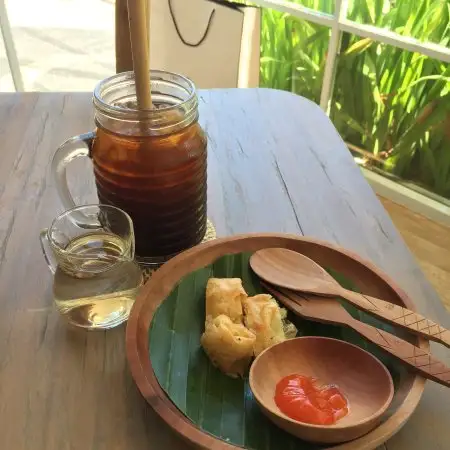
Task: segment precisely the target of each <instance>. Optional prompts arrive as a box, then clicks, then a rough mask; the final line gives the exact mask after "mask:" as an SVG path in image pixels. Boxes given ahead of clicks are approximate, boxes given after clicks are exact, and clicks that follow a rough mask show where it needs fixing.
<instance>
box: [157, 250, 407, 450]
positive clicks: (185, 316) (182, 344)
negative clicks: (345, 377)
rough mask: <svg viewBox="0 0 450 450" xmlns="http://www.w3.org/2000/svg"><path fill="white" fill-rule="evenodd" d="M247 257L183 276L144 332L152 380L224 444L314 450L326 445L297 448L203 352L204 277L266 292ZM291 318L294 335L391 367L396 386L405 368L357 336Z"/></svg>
mask: <svg viewBox="0 0 450 450" xmlns="http://www.w3.org/2000/svg"><path fill="white" fill-rule="evenodd" d="M249 257H250V254H248V253H241V254H236V255H227V256H224V257H222V258H219V259H218V260H217V261H215V262H214V263H213V264H212V265H209V266H207V267H205V268H203V269H199V270H197V271H195V272H193V273H191V274H189V275H187V276H186V277H184V278H183V279H182V280H181V281H180V282H179V284H178V285H177V286H176V288H175V289H174V290H173V292H172V293H171V294H170V295H169V296H168V297H167V299H166V300H165V301H164V302H163V303H162V304H161V305H160V307H159V308H158V310H157V311H156V313H155V315H154V318H153V321H152V323H151V326H150V329H149V340H150V342H149V357H150V359H151V361H152V366H153V369H154V371H155V375H156V377H157V379H158V382H159V384H160V385H161V387H162V388H163V389H164V391H165V392H166V393H167V395H168V396H169V398H170V399H171V400H172V401H173V402H174V404H175V405H176V406H177V407H178V408H179V409H180V410H181V411H182V412H183V413H184V414H185V415H186V416H187V417H189V419H190V420H191V421H192V422H193V423H194V424H196V426H198V427H199V428H201V429H202V430H204V431H205V432H207V433H210V434H213V435H215V436H217V437H218V438H220V439H222V440H224V441H227V442H229V443H232V444H234V445H237V446H245V448H247V449H251V450H279V449H292V450H293V449H295V450H319V449H321V448H323V446H321V445H317V444H312V443H307V442H304V441H301V440H300V439H297V438H295V437H293V436H291V435H289V434H287V433H285V432H284V431H283V430H281V429H279V428H277V427H276V426H275V425H273V424H272V422H270V421H269V420H268V419H266V417H265V416H263V415H262V413H261V411H260V410H259V408H258V406H257V405H256V403H255V401H254V399H253V396H252V393H251V390H250V388H249V385H248V380H246V379H244V380H242V379H231V378H229V377H227V376H225V375H224V374H222V373H221V372H220V371H219V370H217V369H215V368H214V367H213V366H212V364H211V363H210V361H209V360H208V358H207V357H206V355H205V354H204V352H203V350H202V348H201V346H200V336H201V334H202V332H203V329H204V321H205V287H206V283H207V281H208V278H210V277H212V276H214V277H221V278H223V277H239V278H242V281H243V285H244V288H245V289H246V291H247V293H248V294H249V295H255V294H257V293H262V292H263V290H262V289H261V286H260V284H259V281H258V279H257V278H256V276H255V275H254V274H253V272H252V271H251V269H250V266H249V262H248V261H249ZM329 271H330V273H331V275H332V276H333V277H335V279H336V280H337V281H338V282H339V283H341V284H342V285H343V286H345V287H347V288H348V289H352V290H355V288H354V284H353V283H352V281H351V280H349V279H347V278H346V277H343V276H342V275H341V274H340V273H339V272H336V271H333V270H331V269H330V270H329ZM345 308H346V309H347V310H348V311H349V312H350V314H352V315H353V316H354V317H356V318H358V319H359V320H363V321H365V322H368V323H370V324H372V325H375V326H377V327H378V328H383V329H385V330H386V331H389V332H391V333H392V332H393V331H394V329H393V328H392V327H390V326H388V325H385V324H384V323H382V322H380V321H378V320H376V319H373V318H371V317H369V316H367V315H366V314H363V313H361V312H359V311H358V310H357V309H356V308H353V307H352V306H347V305H345ZM289 319H290V320H291V321H293V322H294V323H295V324H296V326H297V327H298V329H299V335H302V336H304V335H320V336H329V337H335V338H338V339H344V340H347V341H349V342H352V343H354V344H356V345H359V346H361V347H363V348H365V349H367V350H368V351H370V352H372V353H374V354H375V355H376V356H377V357H379V358H380V359H381V360H382V361H383V362H384V363H385V365H386V366H387V367H388V369H389V370H390V372H391V374H392V376H393V379H394V384H395V385H396V386H397V383H398V380H399V379H400V377H401V376H402V374H403V373H404V369H403V368H402V367H401V366H400V365H399V364H397V363H396V361H395V360H394V358H392V357H389V356H386V355H385V354H384V353H382V352H381V351H380V350H379V349H378V348H377V347H376V346H374V345H372V344H369V343H367V342H366V341H364V340H363V339H362V338H361V337H359V335H358V334H356V332H353V331H351V330H349V329H347V328H346V327H338V326H332V325H323V324H319V323H314V322H310V321H306V320H303V319H300V318H298V317H296V316H292V315H291V314H290V315H289ZM325 447H326V446H325Z"/></svg>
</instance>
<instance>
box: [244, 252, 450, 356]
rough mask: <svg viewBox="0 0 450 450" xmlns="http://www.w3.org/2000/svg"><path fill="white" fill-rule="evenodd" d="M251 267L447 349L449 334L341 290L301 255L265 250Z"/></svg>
mask: <svg viewBox="0 0 450 450" xmlns="http://www.w3.org/2000/svg"><path fill="white" fill-rule="evenodd" d="M250 266H251V268H252V269H253V270H254V272H255V273H256V274H257V275H258V276H259V277H260V278H262V279H263V280H265V281H267V282H268V283H271V284H274V285H276V286H280V287H284V288H287V289H291V290H293V291H300V292H307V293H310V294H316V295H322V296H331V297H342V298H343V299H345V300H347V301H348V302H349V303H351V304H352V305H354V306H356V307H357V308H359V309H361V310H363V311H366V312H367V313H369V314H371V315H373V316H375V317H379V318H381V319H384V320H385V321H387V322H390V323H392V324H393V325H398V326H400V327H402V328H406V329H407V330H408V331H410V332H412V333H415V334H417V335H419V336H422V337H424V338H425V339H429V340H432V341H436V342H439V343H441V344H444V345H445V346H446V347H449V348H450V331H449V330H447V329H445V328H443V327H442V326H441V325H438V324H437V323H435V322H433V321H431V320H429V319H427V318H425V317H423V316H421V315H420V314H417V313H415V312H413V311H411V310H409V309H407V308H404V307H402V306H398V305H394V304H393V303H389V302H386V301H384V300H380V299H378V298H375V297H370V296H369V295H365V294H359V293H357V292H353V291H349V290H348V289H345V288H343V287H342V286H341V285H340V284H339V283H338V282H337V281H336V280H335V279H334V278H333V277H332V276H331V275H330V274H329V273H328V272H327V271H326V270H325V269H323V268H322V267H320V266H319V265H318V264H317V263H315V262H314V261H313V260H312V259H310V258H308V257H307V256H305V255H302V254H301V253H297V252H294V251H292V250H288V249H285V248H267V249H262V250H259V251H257V252H256V253H254V254H253V255H252V256H251V258H250Z"/></svg>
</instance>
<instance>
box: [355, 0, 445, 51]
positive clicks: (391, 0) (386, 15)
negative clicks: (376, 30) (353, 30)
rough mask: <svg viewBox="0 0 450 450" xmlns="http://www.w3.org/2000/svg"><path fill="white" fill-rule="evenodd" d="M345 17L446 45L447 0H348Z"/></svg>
mask: <svg viewBox="0 0 450 450" xmlns="http://www.w3.org/2000/svg"><path fill="white" fill-rule="evenodd" d="M347 17H348V18H349V19H351V20H353V21H355V22H359V23H363V24H369V25H374V26H377V27H380V28H386V29H389V30H391V31H395V32H396V33H398V34H401V35H403V36H410V37H414V38H416V39H419V40H420V41H423V42H426V41H429V42H434V43H435V44H441V45H443V46H448V45H449V43H450V2H449V1H448V0H350V1H349V8H348V13H347Z"/></svg>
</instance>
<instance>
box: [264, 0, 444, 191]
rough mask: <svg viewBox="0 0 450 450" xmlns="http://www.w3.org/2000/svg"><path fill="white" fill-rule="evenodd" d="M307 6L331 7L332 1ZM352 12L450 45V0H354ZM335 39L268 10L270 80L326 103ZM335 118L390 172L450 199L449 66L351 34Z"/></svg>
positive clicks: (344, 46)
mask: <svg viewBox="0 0 450 450" xmlns="http://www.w3.org/2000/svg"><path fill="white" fill-rule="evenodd" d="M299 3H302V4H303V5H305V6H308V7H311V8H316V9H321V10H322V11H327V12H330V10H329V6H328V9H327V5H328V4H329V3H330V2H325V1H320V0H315V1H313V0H304V1H301V2H299ZM348 17H349V18H350V19H352V20H354V21H356V22H362V23H366V24H370V25H375V26H378V27H382V28H389V29H391V30H393V31H396V32H397V33H400V34H405V35H412V36H414V37H416V38H418V39H421V40H424V41H433V42H438V43H440V44H442V45H444V46H448V45H449V42H450V0H403V1H399V0H397V2H393V1H392V2H390V1H388V0H353V1H350V5H349V11H348ZM287 30H289V31H288V33H287ZM288 37H289V38H290V39H288ZM328 39H329V30H328V29H326V28H324V27H321V26H317V25H312V24H309V23H307V22H305V21H303V20H298V19H296V18H293V17H289V16H286V15H282V14H280V13H277V12H274V11H267V12H265V13H264V16H263V26H262V59H261V83H262V85H264V86H270V87H275V88H278V89H286V90H290V91H293V92H296V93H298V94H300V95H303V96H305V97H308V98H310V99H312V100H314V101H316V102H318V100H319V97H320V90H321V83H322V77H323V67H324V63H325V56H326V51H327V46H328ZM267 40H271V41H270V42H267ZM280 69H281V70H280ZM330 115H331V118H332V120H333V122H334V123H335V125H336V127H337V129H338V130H339V132H340V133H341V135H342V136H343V138H344V139H345V140H346V141H347V142H349V143H351V144H353V145H356V146H359V147H363V148H364V149H366V150H367V151H369V152H371V153H373V154H374V155H376V156H378V158H379V159H380V158H381V159H382V160H384V161H385V162H384V169H385V170H389V171H391V172H393V173H395V174H397V175H399V176H401V177H403V178H407V179H411V180H414V181H415V182H417V183H420V184H423V185H425V186H427V187H429V188H431V189H432V190H433V191H435V192H436V193H439V194H441V195H444V196H447V197H450V131H449V129H450V67H449V65H448V64H445V63H442V62H439V61H436V60H433V59H430V58H427V57H425V56H423V55H420V54H417V53H412V52H408V51H405V50H402V49H398V48H395V47H392V46H389V45H384V44H380V43H378V42H376V41H373V40H372V39H369V38H365V39H362V38H359V37H357V36H353V35H349V34H347V33H344V34H343V36H342V41H341V46H340V55H339V57H338V62H337V68H336V76H335V88H334V96H333V102H332V107H331V111H330Z"/></svg>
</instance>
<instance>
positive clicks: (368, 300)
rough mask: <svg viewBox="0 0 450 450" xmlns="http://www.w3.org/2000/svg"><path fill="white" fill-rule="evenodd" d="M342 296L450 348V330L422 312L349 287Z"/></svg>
mask: <svg viewBox="0 0 450 450" xmlns="http://www.w3.org/2000/svg"><path fill="white" fill-rule="evenodd" d="M341 297H342V298H344V299H345V300H348V301H349V302H350V303H351V304H352V305H354V306H356V307H358V308H360V309H362V310H364V311H366V312H368V313H369V314H372V315H373V316H375V317H378V318H382V319H385V320H386V322H389V323H392V324H394V325H398V326H399V327H402V328H405V329H406V330H408V331H410V332H412V333H414V334H417V335H419V336H422V337H424V338H425V339H429V340H432V341H435V342H439V343H440V344H443V345H445V346H446V347H448V348H450V331H449V330H447V329H445V328H443V327H442V326H441V325H439V324H437V323H435V322H433V321H432V320H430V319H427V318H426V317H424V316H422V315H421V314H418V313H415V312H414V311H411V310H409V309H408V308H404V307H402V306H399V305H393V304H392V303H389V302H386V301H384V300H381V299H379V298H375V297H371V296H370V295H365V294H360V293H358V292H352V291H349V290H347V289H343V290H342V291H341ZM449 379H450V378H449Z"/></svg>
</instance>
